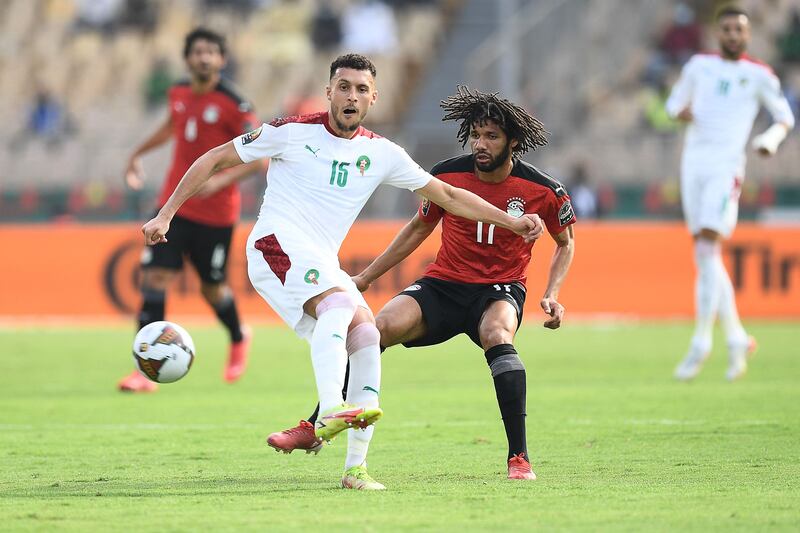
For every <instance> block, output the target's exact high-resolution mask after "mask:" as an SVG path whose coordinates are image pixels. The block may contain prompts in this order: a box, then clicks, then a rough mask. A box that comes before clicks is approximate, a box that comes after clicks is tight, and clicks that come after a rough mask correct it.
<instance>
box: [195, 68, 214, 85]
mask: <svg viewBox="0 0 800 533" xmlns="http://www.w3.org/2000/svg"><path fill="white" fill-rule="evenodd" d="M212 76H213V72H212V71H211V70H200V69H197V68H196V69H192V77H193V78H194V79H196V80H197V81H199V82H201V83H205V82H207V81H209V80H210V79H211V77H212Z"/></svg>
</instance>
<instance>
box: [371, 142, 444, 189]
mask: <svg viewBox="0 0 800 533" xmlns="http://www.w3.org/2000/svg"><path fill="white" fill-rule="evenodd" d="M389 152H390V153H391V157H392V161H391V165H390V167H389V171H388V172H387V174H386V176H385V177H384V179H383V183H385V184H386V185H392V186H393V187H398V188H401V189H408V190H410V191H416V190H417V189H421V188H422V187H424V186H426V185H427V184H428V182H429V181H430V180H431V179H433V176H431V175H430V174H428V173H427V172H425V170H423V169H422V167H421V166H419V165H418V164H417V162H416V161H414V160H413V159H411V156H410V155H408V153H407V152H406V151H405V150H403V149H402V148H401V147H399V146H397V145H396V144H394V143H392V145H391V149H390V150H389Z"/></svg>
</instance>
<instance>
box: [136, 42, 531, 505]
mask: <svg viewBox="0 0 800 533" xmlns="http://www.w3.org/2000/svg"><path fill="white" fill-rule="evenodd" d="M375 76H376V70H375V66H374V65H373V64H372V62H371V61H370V60H369V59H367V58H366V57H364V56H361V55H358V54H348V55H344V56H340V57H338V58H336V59H335V60H334V61H333V63H331V66H330V77H329V85H328V87H327V89H326V90H327V97H328V100H329V101H330V109H329V111H327V112H321V113H314V114H311V115H303V116H299V117H290V118H287V119H280V120H275V121H273V122H272V123H270V124H263V125H262V126H261V127H260V128H258V129H256V130H254V131H252V132H250V133H248V134H246V135H244V136H241V137H237V138H235V139H234V140H233V141H230V142H228V143H225V144H223V145H221V146H218V147H216V148H214V149H213V150H210V151H209V152H207V153H206V154H204V155H202V156H201V157H200V158H199V159H198V160H197V161H195V163H194V164H193V165H192V166H191V167H190V168H189V170H188V171H187V172H186V174H185V175H184V176H183V178H182V180H181V182H180V183H179V184H178V187H177V188H176V189H175V192H174V193H173V194H172V196H171V197H170V199H169V200H168V201H167V203H166V204H165V205H164V207H162V208H161V210H160V211H159V213H158V214H157V215H156V217H155V218H154V219H153V220H151V221H149V222H148V223H146V224H145V225H144V226H143V228H142V231H143V232H144V235H145V243H146V244H149V245H155V244H158V243H160V242H164V241H165V235H166V234H167V232H168V230H169V226H170V221H171V220H172V218H173V216H174V214H175V213H176V211H177V210H178V209H179V208H180V206H181V205H182V204H183V203H184V202H185V201H187V200H188V199H189V198H190V197H191V196H192V195H193V194H194V193H196V192H197V191H199V190H200V189H201V187H202V186H203V184H204V183H205V182H206V181H207V180H208V179H209V178H210V177H211V176H212V175H214V174H215V173H217V172H219V171H221V170H223V169H226V168H229V167H234V166H237V165H241V164H242V163H243V162H250V161H255V160H258V159H262V158H266V157H269V158H271V163H270V167H269V172H268V180H267V181H268V183H269V186H268V187H267V190H266V192H265V194H264V202H263V204H262V206H261V212H260V214H259V218H258V221H257V222H256V224H255V226H254V227H253V230H252V232H251V234H250V237H249V239H248V241H247V262H248V273H249V276H250V281H251V282H252V283H253V286H254V287H255V288H256V290H257V291H258V293H259V294H260V295H261V296H262V297H263V298H264V299H265V300H266V301H267V303H269V305H270V306H271V307H272V308H273V309H274V310H275V311H276V312H277V313H278V315H280V317H281V318H282V319H283V320H284V321H285V322H286V323H287V324H288V325H289V326H291V327H292V328H293V329H294V330H295V332H296V333H297V334H298V336H300V337H302V338H304V339H306V340H307V341H308V342H309V343H310V345H311V361H312V366H313V368H314V374H315V377H316V383H317V392H318V395H319V403H320V416H319V418H318V419H317V422H316V430H315V434H316V437H317V438H318V439H320V440H321V441H322V440H325V441H330V440H331V439H333V438H334V437H335V436H336V435H337V434H338V433H340V432H342V431H344V430H346V429H350V428H353V427H355V426H358V427H360V428H361V429H367V428H368V427H370V426H371V425H372V424H373V423H374V422H376V421H377V420H378V419H379V418H380V417H381V416H382V414H383V412H382V411H381V409H380V408H379V406H378V405H379V404H378V395H379V391H380V379H381V363H380V346H379V337H380V335H379V332H378V329H377V328H376V327H375V318H374V316H373V315H372V312H371V311H370V309H369V306H368V305H367V303H366V302H365V301H364V298H363V296H362V295H361V293H360V292H359V290H358V288H357V287H356V285H355V284H354V283H353V281H352V280H351V278H350V276H349V274H347V273H346V272H344V271H343V270H342V269H341V267H340V266H339V260H338V257H337V255H338V252H339V248H340V246H341V244H342V241H343V240H344V238H345V236H346V235H347V232H348V231H349V229H350V226H351V225H352V224H353V222H354V221H355V219H356V217H357V216H358V213H359V212H360V211H361V209H362V208H363V207H364V205H365V204H366V202H367V200H368V199H369V198H370V196H371V195H372V193H373V192H374V191H375V189H376V188H377V187H378V186H379V185H380V184H382V183H385V184H389V185H393V186H395V187H403V188H407V189H409V190H414V191H416V192H418V193H419V194H421V195H422V196H424V197H426V198H428V199H429V200H431V201H432V202H435V203H436V204H437V205H439V206H441V207H442V209H445V210H447V211H448V212H451V213H453V214H455V215H459V216H462V217H465V218H469V219H472V220H478V221H482V222H483V223H487V224H494V225H496V226H499V227H502V228H505V229H509V230H511V231H513V232H514V233H516V234H518V235H522V236H523V237H525V239H526V240H528V241H533V240H535V239H536V238H538V236H539V235H541V233H542V231H543V226H542V222H541V220H540V219H539V217H538V215H535V214H526V215H523V216H521V217H519V218H516V217H513V216H511V215H510V214H508V213H506V212H505V211H501V210H500V209H498V208H496V207H494V206H493V205H491V204H489V203H487V202H485V201H484V200H482V199H481V198H480V197H478V196H476V195H474V194H472V193H470V192H468V191H465V190H463V189H459V188H456V187H452V186H450V185H448V184H446V183H444V182H442V181H440V180H438V179H436V178H434V177H433V176H431V175H430V174H428V173H427V172H425V171H424V170H422V168H420V166H419V165H417V164H416V163H415V162H414V161H413V160H412V159H411V158H410V157H409V156H408V154H407V153H406V152H405V150H403V149H402V148H400V147H399V146H397V145H396V144H394V143H392V142H391V141H389V140H387V139H384V138H382V137H380V136H379V135H376V134H374V133H373V132H371V131H369V130H367V129H365V128H364V127H362V126H361V123H362V121H363V120H364V118H365V117H366V115H367V112H368V111H369V109H370V107H372V106H373V105H374V104H375V101H376V100H377V97H378V92H377V90H376V88H375ZM348 356H349V361H350V382H349V386H348V390H347V399H348V401H349V402H351V404H345V403H343V402H342V388H343V385H344V379H345V367H346V365H347V362H348ZM371 436H372V429H369V430H368V431H363V432H360V431H351V432H350V433H349V435H348V452H347V459H346V462H345V473H344V476H343V477H342V481H341V483H342V486H343V487H345V488H353V489H368V490H369V489H376V490H380V489H383V488H385V487H384V486H383V485H381V484H380V483H378V482H376V481H375V480H374V479H372V478H371V477H370V476H369V474H368V473H367V470H366V455H367V449H368V447H369V441H370V439H371Z"/></svg>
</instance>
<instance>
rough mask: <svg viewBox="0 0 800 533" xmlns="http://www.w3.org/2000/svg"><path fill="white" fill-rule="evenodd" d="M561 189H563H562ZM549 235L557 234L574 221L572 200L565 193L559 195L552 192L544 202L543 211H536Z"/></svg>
mask: <svg viewBox="0 0 800 533" xmlns="http://www.w3.org/2000/svg"><path fill="white" fill-rule="evenodd" d="M562 190H563V189H562ZM538 215H539V216H540V217H542V220H543V221H544V224H545V226H547V231H549V232H550V235H553V236H555V235H558V234H559V233H561V232H562V231H564V229H565V228H566V227H567V226H569V225H570V224H574V223H575V221H576V218H575V210H574V209H572V201H571V200H570V198H569V195H568V194H566V193H563V194H561V195H560V196H559V195H558V194H556V193H555V192H553V193H552V194H550V198H549V200H548V202H547V203H546V207H545V209H544V212H543V213H538Z"/></svg>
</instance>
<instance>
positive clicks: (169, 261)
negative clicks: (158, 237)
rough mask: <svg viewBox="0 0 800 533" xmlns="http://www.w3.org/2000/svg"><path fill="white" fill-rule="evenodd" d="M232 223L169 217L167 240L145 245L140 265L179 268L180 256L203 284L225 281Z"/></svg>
mask: <svg viewBox="0 0 800 533" xmlns="http://www.w3.org/2000/svg"><path fill="white" fill-rule="evenodd" d="M232 237H233V226H224V227H219V226H208V225H206V224H200V223H197V222H192V221H191V220H187V219H185V218H181V217H177V216H176V217H173V219H172V222H170V225H169V231H168V232H167V242H162V243H160V244H156V245H155V246H148V247H147V248H146V249H145V251H144V253H143V254H142V268H143V269H146V268H151V267H159V268H168V269H170V270H180V269H182V268H183V257H184V255H185V256H187V257H188V258H189V261H190V262H191V263H192V264H193V265H194V268H195V270H197V274H198V275H199V276H200V279H201V280H203V281H204V282H206V283H222V282H223V281H225V267H226V265H227V264H228V250H230V247H231V238H232Z"/></svg>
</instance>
